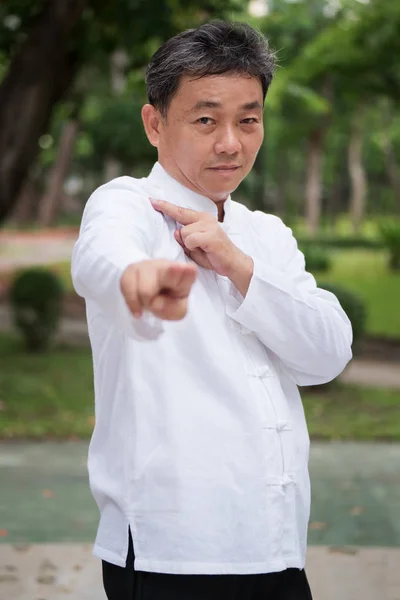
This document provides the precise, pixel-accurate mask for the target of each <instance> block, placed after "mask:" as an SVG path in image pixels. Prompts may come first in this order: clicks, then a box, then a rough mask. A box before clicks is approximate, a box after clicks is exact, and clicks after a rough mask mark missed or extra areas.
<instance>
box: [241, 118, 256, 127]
mask: <svg viewBox="0 0 400 600" xmlns="http://www.w3.org/2000/svg"><path fill="white" fill-rule="evenodd" d="M242 123H244V124H245V125H252V124H253V123H258V119H256V118H255V117H248V118H247V119H242Z"/></svg>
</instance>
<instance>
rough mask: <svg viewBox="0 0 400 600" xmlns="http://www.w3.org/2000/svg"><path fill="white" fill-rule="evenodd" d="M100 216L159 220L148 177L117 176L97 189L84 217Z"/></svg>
mask: <svg viewBox="0 0 400 600" xmlns="http://www.w3.org/2000/svg"><path fill="white" fill-rule="evenodd" d="M98 216H105V217H111V218H118V219H125V218H126V219H127V220H128V221H131V220H132V219H133V218H134V219H135V220H137V219H138V218H139V219H141V220H146V221H147V220H148V221H151V222H153V223H154V222H155V221H157V217H158V215H157V213H156V211H155V210H154V209H153V207H152V206H151V204H150V201H149V194H148V192H147V189H146V178H143V179H136V178H134V177H128V176H123V177H117V178H116V179H112V180H111V181H108V182H107V183H104V184H103V185H101V186H99V187H98V188H97V189H95V190H94V192H93V193H92V194H91V196H90V197H89V199H88V201H87V203H86V206H85V209H84V213H83V217H84V219H91V218H93V217H98Z"/></svg>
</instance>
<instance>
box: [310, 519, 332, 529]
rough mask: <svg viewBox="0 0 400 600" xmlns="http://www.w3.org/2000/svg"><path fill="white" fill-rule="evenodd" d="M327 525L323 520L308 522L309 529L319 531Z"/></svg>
mask: <svg viewBox="0 0 400 600" xmlns="http://www.w3.org/2000/svg"><path fill="white" fill-rule="evenodd" d="M327 527H328V523H325V522H324V521H312V522H311V523H310V529H311V530H312V531H321V530H323V529H326V528H327Z"/></svg>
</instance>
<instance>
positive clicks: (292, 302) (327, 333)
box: [227, 212, 353, 385]
mask: <svg viewBox="0 0 400 600" xmlns="http://www.w3.org/2000/svg"><path fill="white" fill-rule="evenodd" d="M252 216H253V218H257V216H258V223H261V222H263V223H264V224H265V225H266V223H265V219H266V218H267V216H266V215H264V214H263V213H259V212H257V213H253V215H252ZM271 219H273V224H274V226H273V227H271V226H267V227H264V230H263V231H262V232H260V233H261V234H263V237H264V240H265V239H268V240H269V242H270V243H272V248H271V255H273V256H275V257H279V258H278V260H277V261H276V262H274V261H272V260H269V261H268V262H267V260H265V261H264V260H262V259H260V258H254V259H253V260H254V272H253V276H252V279H251V282H250V286H249V289H248V291H247V294H246V297H245V298H243V297H242V296H241V294H240V293H239V292H238V291H237V289H236V288H235V287H234V286H233V285H232V286H231V293H230V298H229V301H228V306H227V314H228V316H229V317H231V318H232V319H234V320H235V321H236V322H237V323H239V324H240V325H241V326H242V327H245V328H246V329H249V330H250V331H252V332H254V333H255V334H256V335H257V336H258V338H259V339H260V340H261V342H262V343H263V344H264V345H265V346H266V347H267V348H268V349H269V350H270V351H272V352H273V353H274V354H275V355H276V356H277V357H278V358H279V359H280V362H281V367H282V370H283V371H284V372H285V373H286V374H287V375H288V376H289V377H290V378H291V379H292V380H293V381H294V382H295V383H296V384H297V385H317V384H322V383H327V382H328V381H331V380H332V379H334V378H335V377H337V376H338V375H339V374H340V373H341V372H342V371H343V369H344V368H345V366H346V365H347V363H348V362H349V361H350V359H351V358H352V351H351V344H352V337H353V334H352V328H351V324H350V321H349V319H348V317H347V315H346V313H345V312H344V311H343V309H342V307H341V306H340V303H339V301H338V300H337V298H336V297H335V296H334V295H333V294H332V293H330V292H328V291H325V290H322V289H319V288H318V287H317V285H316V282H315V279H314V277H313V276H312V275H311V274H310V273H308V272H307V271H306V270H305V261H304V256H303V254H302V253H301V252H300V251H299V250H298V248H297V243H296V240H295V239H294V237H293V235H292V232H291V230H290V229H289V228H288V227H286V226H285V225H284V224H283V223H282V221H281V220H280V219H278V218H276V217H271ZM272 230H273V233H272ZM270 247H271V246H270Z"/></svg>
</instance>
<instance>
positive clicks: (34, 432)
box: [0, 335, 94, 438]
mask: <svg viewBox="0 0 400 600" xmlns="http://www.w3.org/2000/svg"><path fill="white" fill-rule="evenodd" d="M0 363H1V370H0V401H1V405H0V406H1V412H0V438H21V437H22V438H43V437H55V438H69V437H87V436H89V435H90V433H91V430H92V428H93V423H94V419H93V404H94V403H93V382H92V381H93V375H92V360H91V355H90V351H89V350H88V349H78V348H74V349H73V350H72V349H68V348H57V349H54V350H52V351H51V352H49V353H47V354H28V353H26V352H24V351H23V350H22V349H21V345H20V343H19V342H18V341H17V340H16V339H13V338H9V337H6V336H4V335H2V336H0Z"/></svg>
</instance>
